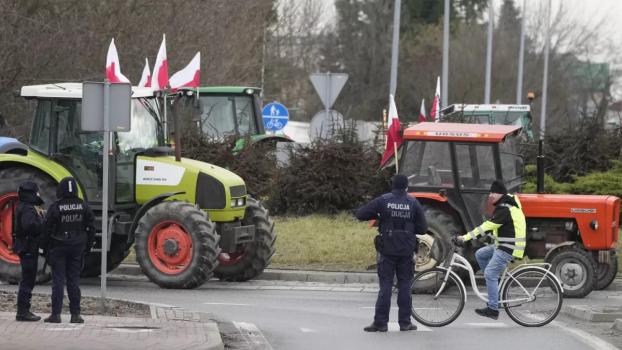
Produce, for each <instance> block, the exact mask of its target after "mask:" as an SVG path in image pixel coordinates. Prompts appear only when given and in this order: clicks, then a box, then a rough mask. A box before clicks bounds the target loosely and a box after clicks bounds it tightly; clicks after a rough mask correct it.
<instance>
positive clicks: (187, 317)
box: [148, 303, 225, 350]
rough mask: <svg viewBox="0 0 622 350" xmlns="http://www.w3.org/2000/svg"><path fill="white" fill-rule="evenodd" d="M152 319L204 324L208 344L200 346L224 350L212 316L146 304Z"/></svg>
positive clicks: (177, 308) (170, 306)
mask: <svg viewBox="0 0 622 350" xmlns="http://www.w3.org/2000/svg"><path fill="white" fill-rule="evenodd" d="M148 305H149V311H150V312H151V318H152V319H160V320H166V321H185V322H201V323H205V325H206V331H207V339H208V343H207V344H205V345H202V347H201V348H202V349H205V350H224V349H225V344H224V342H223V340H222V336H221V335H220V330H219V328H218V324H217V323H216V321H214V316H213V315H211V314H209V313H206V312H196V311H188V310H186V309H183V308H179V307H176V306H172V305H163V304H154V303H148Z"/></svg>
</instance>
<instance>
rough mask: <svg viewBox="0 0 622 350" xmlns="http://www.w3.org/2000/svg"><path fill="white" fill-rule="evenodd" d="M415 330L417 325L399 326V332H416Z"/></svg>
mask: <svg viewBox="0 0 622 350" xmlns="http://www.w3.org/2000/svg"><path fill="white" fill-rule="evenodd" d="M416 330H417V325H416V324H412V323H411V324H406V325H400V331H402V332H406V331H416Z"/></svg>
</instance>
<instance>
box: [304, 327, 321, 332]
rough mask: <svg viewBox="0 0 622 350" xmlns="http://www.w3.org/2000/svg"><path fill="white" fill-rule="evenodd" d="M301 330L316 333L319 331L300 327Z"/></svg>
mask: <svg viewBox="0 0 622 350" xmlns="http://www.w3.org/2000/svg"><path fill="white" fill-rule="evenodd" d="M300 331H301V332H302V333H316V332H317V331H316V330H315V329H311V328H302V327H301V328H300Z"/></svg>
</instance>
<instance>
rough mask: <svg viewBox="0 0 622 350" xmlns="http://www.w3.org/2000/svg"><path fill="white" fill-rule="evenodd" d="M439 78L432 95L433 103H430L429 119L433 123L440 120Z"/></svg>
mask: <svg viewBox="0 0 622 350" xmlns="http://www.w3.org/2000/svg"><path fill="white" fill-rule="evenodd" d="M440 103H441V77H438V78H437V79H436V92H435V93H434V101H433V102H432V110H431V111H430V118H432V120H433V121H434V122H435V123H438V121H439V120H440V119H441V107H440Z"/></svg>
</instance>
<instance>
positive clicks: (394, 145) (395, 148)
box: [393, 142, 400, 174]
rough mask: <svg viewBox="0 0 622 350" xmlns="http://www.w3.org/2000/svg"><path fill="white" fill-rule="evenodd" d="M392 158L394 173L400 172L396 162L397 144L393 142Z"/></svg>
mask: <svg viewBox="0 0 622 350" xmlns="http://www.w3.org/2000/svg"><path fill="white" fill-rule="evenodd" d="M393 157H394V158H395V173H396V174H397V173H399V172H400V167H399V164H398V160H397V142H393Z"/></svg>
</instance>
